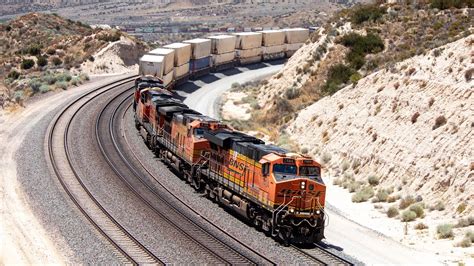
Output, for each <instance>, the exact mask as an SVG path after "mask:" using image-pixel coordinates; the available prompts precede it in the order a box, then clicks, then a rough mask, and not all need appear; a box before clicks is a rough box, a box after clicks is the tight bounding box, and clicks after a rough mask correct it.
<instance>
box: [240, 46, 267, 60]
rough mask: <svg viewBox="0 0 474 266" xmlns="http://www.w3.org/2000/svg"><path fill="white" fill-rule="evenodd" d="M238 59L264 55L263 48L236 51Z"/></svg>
mask: <svg viewBox="0 0 474 266" xmlns="http://www.w3.org/2000/svg"><path fill="white" fill-rule="evenodd" d="M235 51H236V56H237V57H238V58H249V57H255V56H261V55H262V47H258V48H253V49H246V50H235Z"/></svg>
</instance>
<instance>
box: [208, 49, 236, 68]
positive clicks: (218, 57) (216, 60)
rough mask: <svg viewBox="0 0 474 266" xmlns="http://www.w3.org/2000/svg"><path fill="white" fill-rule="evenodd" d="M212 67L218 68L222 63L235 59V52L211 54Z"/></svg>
mask: <svg viewBox="0 0 474 266" xmlns="http://www.w3.org/2000/svg"><path fill="white" fill-rule="evenodd" d="M211 56H212V65H213V66H218V65H221V64H224V63H228V62H230V61H232V60H234V58H235V52H230V53H225V54H212V55H211Z"/></svg>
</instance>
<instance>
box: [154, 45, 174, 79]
mask: <svg viewBox="0 0 474 266" xmlns="http://www.w3.org/2000/svg"><path fill="white" fill-rule="evenodd" d="M147 54H150V55H161V56H163V57H164V61H163V74H165V75H166V74H168V73H170V72H171V71H173V67H174V50H173V49H166V48H157V49H154V50H151V51H149V52H148V53H147Z"/></svg>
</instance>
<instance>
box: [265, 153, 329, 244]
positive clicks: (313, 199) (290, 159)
mask: <svg viewBox="0 0 474 266" xmlns="http://www.w3.org/2000/svg"><path fill="white" fill-rule="evenodd" d="M260 163H261V164H262V176H263V178H264V179H266V178H269V179H270V187H269V190H270V191H271V192H270V193H269V195H271V197H272V198H270V199H269V200H270V201H271V202H273V203H274V211H273V216H274V217H273V220H274V221H273V222H274V223H277V224H285V227H282V228H280V229H279V231H278V234H280V235H281V238H282V239H289V238H291V239H292V241H293V242H296V243H306V242H307V240H308V239H312V240H313V241H315V242H317V241H320V240H321V239H322V238H323V237H324V236H323V228H324V202H325V192H326V186H325V185H324V182H323V181H322V178H321V165H320V164H319V163H317V162H316V161H314V160H312V159H311V158H309V157H304V156H301V155H299V154H295V153H286V154H283V153H282V154H278V153H270V154H267V155H265V156H263V157H262V159H261V160H260Z"/></svg>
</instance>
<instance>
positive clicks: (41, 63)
mask: <svg viewBox="0 0 474 266" xmlns="http://www.w3.org/2000/svg"><path fill="white" fill-rule="evenodd" d="M36 64H37V65H38V66H40V67H44V66H46V65H47V64H48V59H47V58H46V57H44V56H38V57H37V59H36Z"/></svg>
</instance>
